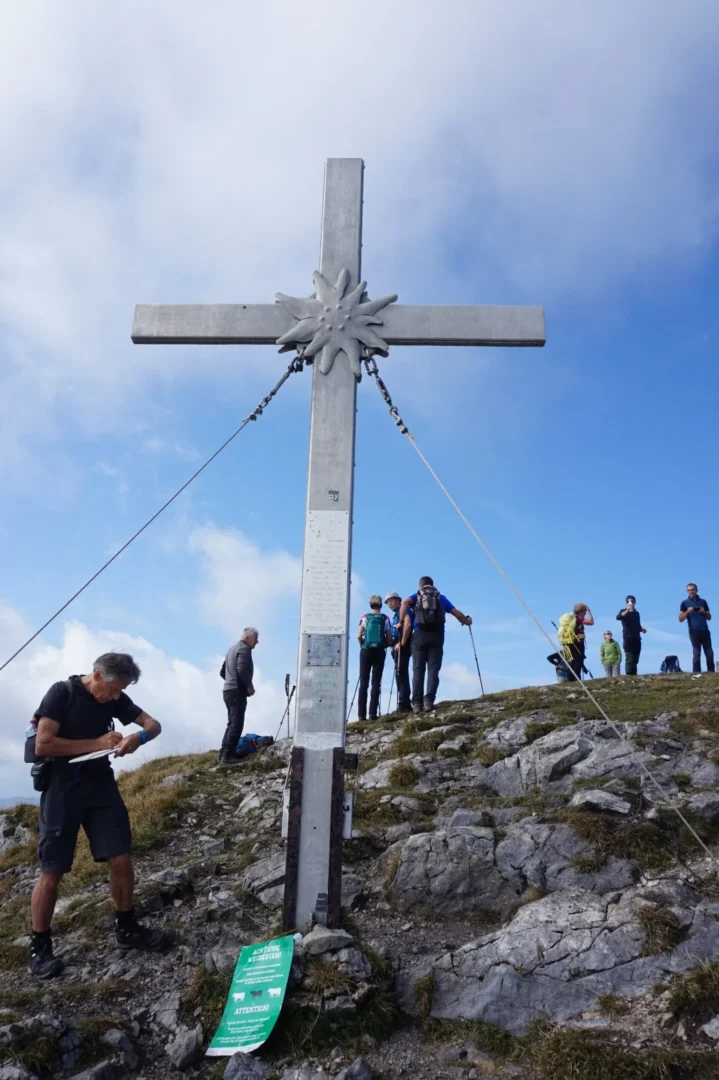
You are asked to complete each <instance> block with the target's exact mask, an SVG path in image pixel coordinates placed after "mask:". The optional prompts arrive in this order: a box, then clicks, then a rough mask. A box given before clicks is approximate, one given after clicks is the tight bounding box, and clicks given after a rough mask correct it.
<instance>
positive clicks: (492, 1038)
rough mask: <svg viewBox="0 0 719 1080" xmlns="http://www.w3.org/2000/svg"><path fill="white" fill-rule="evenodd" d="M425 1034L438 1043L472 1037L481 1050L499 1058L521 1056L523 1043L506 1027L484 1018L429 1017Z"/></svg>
mask: <svg viewBox="0 0 719 1080" xmlns="http://www.w3.org/2000/svg"><path fill="white" fill-rule="evenodd" d="M423 1029H424V1032H425V1035H427V1037H428V1038H431V1039H432V1040H433V1041H434V1042H437V1043H454V1042H462V1041H463V1040H464V1039H471V1040H472V1041H473V1042H475V1043H476V1044H477V1046H478V1047H479V1049H480V1050H484V1051H485V1053H487V1054H493V1055H494V1056H495V1057H499V1058H505V1059H506V1058H514V1057H518V1056H519V1051H520V1047H521V1043H520V1041H519V1040H518V1039H515V1038H514V1037H513V1036H512V1035H510V1034H509V1032H508V1031H505V1030H504V1028H500V1027H496V1026H495V1025H494V1024H487V1023H485V1022H484V1021H483V1020H464V1021H462V1020H435V1019H433V1018H429V1019H428V1020H426V1021H425V1022H424V1024H423Z"/></svg>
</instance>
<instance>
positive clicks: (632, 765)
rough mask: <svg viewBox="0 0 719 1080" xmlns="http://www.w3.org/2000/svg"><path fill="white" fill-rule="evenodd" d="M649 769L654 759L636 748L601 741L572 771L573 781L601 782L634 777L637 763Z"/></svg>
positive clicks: (624, 744) (620, 743) (637, 768)
mask: <svg viewBox="0 0 719 1080" xmlns="http://www.w3.org/2000/svg"><path fill="white" fill-rule="evenodd" d="M640 761H641V762H642V763H643V764H644V765H646V767H647V768H649V767H650V766H651V765H652V763H653V762H654V757H653V756H652V755H651V754H650V753H648V751H646V750H642V749H640V748H639V747H637V746H633V745H631V744H629V745H627V744H626V743H623V742H620V741H619V740H618V739H616V740H614V741H610V742H606V741H602V742H599V743H597V745H596V746H594V748H593V750H592V752H591V754H589V756H588V757H586V758H585V759H584V760H583V761H580V762H579V763H578V764H576V765H575V766H574V768H573V769H572V776H573V777H574V779H575V780H601V779H603V778H604V777H610V776H635V775H636V774H637V773H638V772H639V764H638V763H639V762H640Z"/></svg>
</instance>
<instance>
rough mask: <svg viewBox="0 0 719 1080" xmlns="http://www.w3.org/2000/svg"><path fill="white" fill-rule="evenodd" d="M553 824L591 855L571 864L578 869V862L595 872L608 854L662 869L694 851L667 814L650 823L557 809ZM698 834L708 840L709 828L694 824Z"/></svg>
mask: <svg viewBox="0 0 719 1080" xmlns="http://www.w3.org/2000/svg"><path fill="white" fill-rule="evenodd" d="M556 820H557V821H563V822H564V823H565V824H567V825H569V826H570V828H571V829H573V831H574V832H575V833H576V834H577V836H580V837H581V838H582V839H583V840H586V841H587V843H589V844H591V846H592V848H593V849H594V850H593V853H592V854H591V855H583V856H580V857H579V859H578V860H574V865H575V866H577V868H578V869H582V865H580V861H581V863H582V864H583V865H586V866H587V867H588V868H589V869H593V870H596V869H598V868H599V866H602V865H604V863H605V862H606V861H607V859H608V858H609V857H610V855H615V856H617V858H624V859H633V860H634V861H635V862H637V863H638V864H639V866H641V867H642V868H645V869H651V870H662V869H666V868H667V867H669V866H670V865H671V864H672V861H673V859H675V858H677V856H679V855H684V854H686V853H688V852H690V851H692V850H694V847H695V842H694V840H693V838H692V837H691V835H690V834H689V833H688V831H687V830H686V829H685V828H684V826H683V825H682V823H681V821H680V820H679V818H678V817H677V816H676V815H675V814H673V813H672V812H671V811H664V812H663V813H661V815H660V818H659V820H658V821H657V822H652V821H633V820H631V819H630V820H628V821H616V820H614V819H612V818H609V817H605V816H604V815H603V814H595V813H591V812H590V811H585V810H582V811H579V812H578V811H576V810H572V809H563V810H559V811H558V812H557V814H556ZM697 825H698V831H699V835H700V836H702V833H704V835H703V836H702V838H703V839H705V838H707V839H710V837H709V831H710V827H707V824H706V822H703V823H699V822H698V823H697Z"/></svg>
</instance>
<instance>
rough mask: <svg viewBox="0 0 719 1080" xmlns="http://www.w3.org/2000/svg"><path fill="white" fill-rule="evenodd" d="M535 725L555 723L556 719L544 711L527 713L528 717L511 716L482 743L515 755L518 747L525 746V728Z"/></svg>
mask: <svg viewBox="0 0 719 1080" xmlns="http://www.w3.org/2000/svg"><path fill="white" fill-rule="evenodd" d="M536 723H544V724H547V723H557V718H556V716H552V714H551V713H549V712H547V711H546V710H545V709H540V710H538V711H537V712H533V713H529V715H528V716H513V717H511V719H509V720H501V721H500V722H499V723H498V724H497V725H496V726H495V727H493V728H492V729H491V731H488V732H487V734H486V735H485V737H484V741H485V742H486V743H487V745H488V746H491V747H492V749H493V750H499V751H500V752H501V753H504V754H515V753H516V752H517V750H519V749H520V747H522V746H526V744H527V735H526V730H527V727H528V726H529V725H530V724H536Z"/></svg>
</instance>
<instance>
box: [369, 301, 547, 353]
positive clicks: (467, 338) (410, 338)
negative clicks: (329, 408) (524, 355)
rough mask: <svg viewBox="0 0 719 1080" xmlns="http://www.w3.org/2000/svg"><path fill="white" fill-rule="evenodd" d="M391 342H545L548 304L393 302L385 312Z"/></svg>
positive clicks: (386, 337) (382, 331)
mask: <svg viewBox="0 0 719 1080" xmlns="http://www.w3.org/2000/svg"><path fill="white" fill-rule="evenodd" d="M381 318H382V322H383V324H384V325H383V326H382V327H381V328H380V329H379V333H380V335H381V336H382V337H383V338H384V340H385V341H386V342H387V343H388V344H389V345H544V343H545V341H546V333H545V329H544V308H541V307H510V306H506V307H504V306H502V307H495V306H491V305H485V306H482V305H477V306H469V305H466V306H462V307H453V306H451V305H437V306H431V305H426V306H425V305H422V306H416V307H415V306H411V307H410V306H409V305H407V304H393V305H392V307H389V308H386V309H385V310H384V311H383V312H382V314H381Z"/></svg>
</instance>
